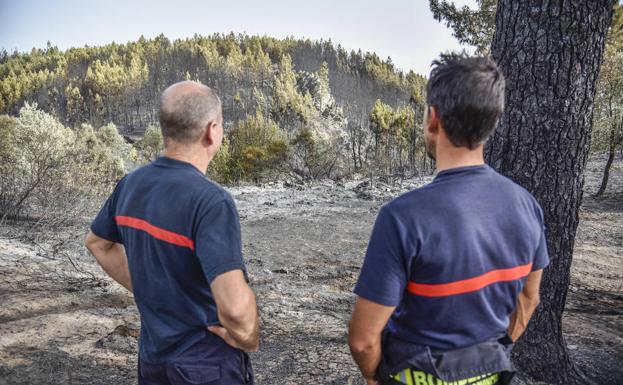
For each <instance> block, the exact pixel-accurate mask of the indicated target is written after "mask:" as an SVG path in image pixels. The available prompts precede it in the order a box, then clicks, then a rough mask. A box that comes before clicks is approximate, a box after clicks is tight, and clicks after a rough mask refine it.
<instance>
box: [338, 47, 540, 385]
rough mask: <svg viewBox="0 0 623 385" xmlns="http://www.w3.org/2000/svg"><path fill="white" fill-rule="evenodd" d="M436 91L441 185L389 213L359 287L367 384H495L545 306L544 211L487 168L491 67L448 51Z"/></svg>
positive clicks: (405, 198)
mask: <svg viewBox="0 0 623 385" xmlns="http://www.w3.org/2000/svg"><path fill="white" fill-rule="evenodd" d="M434 64H435V67H434V69H433V71H432V73H431V76H430V79H429V82H428V88H427V104H428V109H427V114H426V115H427V116H426V117H425V123H424V126H425V127H424V131H425V138H426V147H427V150H428V152H429V155H430V156H431V157H433V158H434V159H435V160H436V165H437V175H436V176H435V178H434V180H433V181H432V182H431V183H430V184H428V185H426V186H424V187H422V188H418V189H415V190H413V191H410V192H408V193H406V194H404V195H402V196H400V197H398V198H396V199H394V200H393V201H391V202H389V203H387V204H386V205H384V206H383V207H382V208H381V210H380V212H379V214H378V217H377V219H376V223H375V225H374V229H373V231H372V235H371V237H370V242H369V244H368V249H367V253H366V256H365V260H364V263H363V267H362V269H361V274H360V276H359V280H358V282H357V285H356V287H355V293H356V294H357V295H358V299H357V302H356V305H355V308H354V311H353V315H352V319H351V324H350V332H349V344H350V347H351V351H352V354H353V357H354V359H355V361H356V362H357V364H358V365H359V367H360V369H361V371H362V373H363V375H364V377H365V379H366V380H367V382H368V384H378V383H388V384H389V383H404V384H414V385H428V384H437V383H439V384H441V383H444V382H443V381H447V382H450V381H458V383H461V384H482V385H484V384H497V383H503V381H507V380H506V379H505V378H504V377H508V376H505V375H506V374H509V373H512V365H511V364H510V360H509V357H508V355H509V353H510V348H511V347H512V345H511V342H512V341H514V340H516V339H517V338H519V336H520V335H521V334H522V333H523V331H524V330H525V328H526V325H527V323H528V320H529V319H530V317H531V315H532V313H533V312H534V309H535V308H536V306H537V304H538V302H539V284H540V281H541V273H542V269H543V268H544V267H545V266H547V264H548V262H549V259H548V254H547V246H546V238H545V233H544V222H543V213H542V211H541V208H540V206H539V204H538V203H537V202H536V200H535V199H534V198H533V197H532V195H531V194H530V193H528V192H527V191H526V190H525V189H523V188H522V187H520V186H519V185H517V184H515V183H514V182H513V181H511V180H509V179H507V178H506V177H504V176H502V175H500V174H498V173H497V172H495V171H494V170H493V169H491V168H490V167H489V166H487V165H486V164H485V163H484V158H483V145H484V143H485V141H486V139H487V138H488V136H489V135H490V134H491V133H492V131H493V129H494V127H495V125H496V124H497V121H498V119H499V117H500V116H501V114H502V110H503V104H504V78H503V76H502V74H501V72H500V70H499V69H498V68H497V66H496V65H495V64H494V63H493V62H491V61H490V60H489V59H485V58H478V57H472V58H470V57H466V56H464V55H443V56H442V58H441V60H439V61H436V62H435V63H434Z"/></svg>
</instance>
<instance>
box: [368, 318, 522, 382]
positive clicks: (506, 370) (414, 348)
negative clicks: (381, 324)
mask: <svg viewBox="0 0 623 385" xmlns="http://www.w3.org/2000/svg"><path fill="white" fill-rule="evenodd" d="M513 345H514V344H513V342H512V340H511V338H510V337H509V336H508V335H507V334H505V335H501V336H498V337H496V338H492V339H490V340H487V341H484V342H481V343H479V344H476V345H472V346H468V347H465V348H460V349H455V350H446V351H436V350H431V349H430V348H429V347H428V346H425V345H417V344H413V343H410V342H406V341H403V340H400V339H398V338H396V337H393V336H391V334H389V333H388V332H387V330H386V331H385V332H384V333H383V338H382V356H381V363H380V365H379V368H378V370H377V377H378V379H379V380H380V381H381V383H383V384H385V383H391V382H390V381H389V379H390V377H391V376H392V375H394V374H396V373H398V372H400V371H402V370H404V369H407V368H414V369H417V370H421V371H423V372H426V373H429V374H431V375H433V376H435V377H437V378H439V379H441V380H443V381H446V382H452V381H460V380H463V379H466V378H471V377H476V376H480V375H484V374H489V373H499V375H500V377H499V378H500V380H499V384H501V385H505V384H509V383H510V381H511V379H512V378H513V376H514V374H515V369H514V367H513V364H512V363H511V359H510V354H511V350H512V349H513Z"/></svg>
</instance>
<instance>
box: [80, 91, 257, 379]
mask: <svg viewBox="0 0 623 385" xmlns="http://www.w3.org/2000/svg"><path fill="white" fill-rule="evenodd" d="M160 127H161V129H162V135H163V137H164V143H165V149H164V152H163V154H162V156H161V157H159V158H157V159H156V160H155V161H154V162H152V163H150V164H148V165H146V166H143V167H141V168H139V169H137V170H135V171H134V172H132V173H130V174H128V175H126V176H125V177H124V178H123V179H121V181H119V183H118V184H117V186H116V188H115V190H114V192H113V193H112V195H111V196H110V197H109V198H108V200H107V201H106V203H104V206H103V207H102V209H101V211H100V212H99V214H98V215H97V217H96V218H95V220H93V222H92V224H91V231H90V232H89V234H88V235H87V238H86V240H85V245H86V247H87V248H88V249H89V251H90V252H91V253H92V254H93V255H94V256H95V258H96V259H97V262H98V263H99V264H100V265H101V266H102V268H103V269H104V271H106V273H108V275H110V276H111V277H112V278H113V279H114V280H115V281H117V282H119V283H120V284H121V285H123V286H124V287H125V288H127V289H128V290H130V291H132V292H133V293H134V300H135V302H136V305H137V307H138V310H139V313H140V315H141V336H140V340H139V359H138V383H139V384H140V385H156V384H158V385H160V384H162V385H164V384H204V383H206V384H207V383H209V384H252V383H253V374H252V369H251V364H250V362H249V357H248V355H247V352H251V351H255V350H257V349H258V345H259V337H258V335H259V326H258V312H257V306H256V302H255V296H254V294H253V292H252V291H251V289H250V288H249V286H248V285H247V281H246V279H245V277H246V270H245V265H244V262H243V259H242V247H241V240H240V221H239V219H238V213H237V210H236V206H235V205H234V201H233V199H232V197H231V196H230V195H229V194H228V193H227V192H226V191H225V190H224V189H223V188H222V187H221V186H219V185H218V184H216V183H214V182H213V181H211V180H210V179H208V178H206V176H205V172H206V171H207V168H208V166H209V164H210V161H211V160H212V159H213V158H214V156H215V155H216V153H217V151H218V150H219V148H220V146H221V143H222V140H223V116H222V108H221V102H220V100H219V98H218V96H217V95H216V93H215V92H214V91H213V90H211V89H210V88H209V87H206V86H204V85H202V84H199V83H195V82H181V83H176V84H174V85H172V86H171V87H169V88H167V89H166V90H165V91H164V93H163V94H162V98H161V101H160Z"/></svg>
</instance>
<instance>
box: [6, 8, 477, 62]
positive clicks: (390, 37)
mask: <svg viewBox="0 0 623 385" xmlns="http://www.w3.org/2000/svg"><path fill="white" fill-rule="evenodd" d="M455 3H456V4H457V5H463V4H474V3H475V1H473V0H457V1H455ZM230 31H233V32H234V33H239V32H246V33H247V34H260V35H268V36H274V37H285V36H294V37H306V38H307V37H308V38H310V39H320V38H322V39H329V38H330V39H331V40H332V41H333V42H334V43H340V44H341V45H342V46H343V47H345V48H346V49H348V50H350V49H355V50H356V49H358V48H361V49H362V50H363V51H371V52H376V53H377V54H378V55H379V56H381V57H382V58H386V57H387V56H390V57H391V58H392V60H393V62H394V64H396V66H398V67H400V68H402V69H403V70H407V71H408V70H410V69H413V70H415V71H417V72H419V73H422V74H428V72H429V68H430V62H431V61H432V60H433V59H434V58H435V57H436V56H437V55H438V54H439V53H440V52H443V51H447V50H456V49H461V48H462V47H461V46H460V45H459V43H458V42H457V41H456V39H454V38H453V37H452V35H451V32H450V30H448V29H447V28H446V27H444V26H443V25H442V24H440V23H438V22H437V21H435V20H434V19H433V16H432V14H431V13H430V11H429V9H428V0H376V1H370V0H306V1H305V0H263V1H259V0H256V1H251V0H239V1H236V0H222V1H211V0H204V1H190V0H173V1H165V0H150V1H147V0H137V1H131V0H108V1H101V0H93V1H89V0H57V1H52V0H47V1H46V0H0V47H4V48H5V49H7V50H8V51H13V50H14V49H15V48H17V49H18V50H20V51H29V50H30V49H31V48H32V47H45V45H46V42H47V41H50V42H51V43H52V44H53V45H56V46H58V47H59V48H61V49H66V48H69V47H72V46H83V45H85V44H88V45H91V46H92V45H101V44H106V43H110V42H112V41H115V42H117V43H125V42H127V41H131V40H136V39H137V38H138V37H139V36H140V35H144V36H145V37H147V38H150V37H155V36H157V35H159V34H160V33H164V35H165V36H167V37H168V38H170V39H172V40H173V39H176V38H183V37H190V36H192V35H194V34H195V33H198V34H202V35H209V34H212V33H215V32H225V33H228V32H230Z"/></svg>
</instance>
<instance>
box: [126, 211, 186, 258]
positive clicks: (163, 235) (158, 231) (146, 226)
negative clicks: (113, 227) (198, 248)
mask: <svg viewBox="0 0 623 385" xmlns="http://www.w3.org/2000/svg"><path fill="white" fill-rule="evenodd" d="M115 222H117V225H119V226H126V227H131V228H133V229H136V230H142V231H144V232H146V233H147V234H149V235H151V236H152V237H154V238H156V239H159V240H161V241H164V242H167V243H171V244H173V245H177V246H182V247H188V248H189V249H191V250H195V243H194V242H193V240H192V239H190V238H188V237H185V236H183V235H181V234H178V233H174V232H172V231H169V230H165V229H163V228H161V227H158V226H154V225H152V224H151V223H149V222H147V221H145V220H142V219H139V218H134V217H128V216H124V215H117V216H115Z"/></svg>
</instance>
